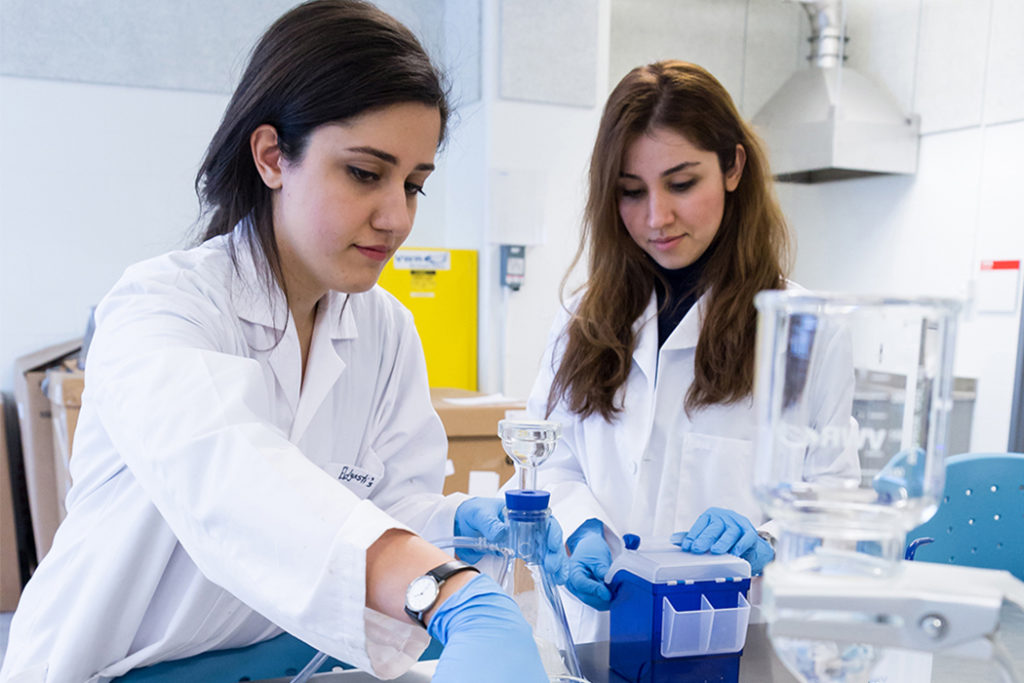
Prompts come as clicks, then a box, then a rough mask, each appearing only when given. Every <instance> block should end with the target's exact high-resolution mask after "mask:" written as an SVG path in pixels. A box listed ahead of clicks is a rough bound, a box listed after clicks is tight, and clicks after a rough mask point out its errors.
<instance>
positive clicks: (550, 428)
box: [498, 419, 562, 491]
mask: <svg viewBox="0 0 1024 683" xmlns="http://www.w3.org/2000/svg"><path fill="white" fill-rule="evenodd" d="M561 434H562V425H560V424H559V423H557V422H551V421H550V420H512V419H507V420H500V421H499V422H498V436H500V437H501V445H502V447H503V448H504V449H505V453H507V454H508V457H510V458H512V462H513V464H514V465H515V466H516V470H517V471H518V472H519V488H520V489H522V490H524V491H533V490H535V489H536V488H537V467H539V466H540V465H541V464H542V463H543V462H544V461H545V460H547V459H548V457H549V456H550V455H551V454H552V453H553V452H554V450H555V444H557V443H558V437H559V436H561Z"/></svg>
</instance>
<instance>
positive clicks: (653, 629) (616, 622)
mask: <svg viewBox="0 0 1024 683" xmlns="http://www.w3.org/2000/svg"><path fill="white" fill-rule="evenodd" d="M607 578H608V579H610V583H611V587H612V591H613V593H614V596H615V597H614V598H613V600H612V605H611V632H610V642H609V662H608V664H609V666H610V668H611V669H612V670H614V671H615V672H616V673H617V674H619V675H620V676H622V677H623V678H625V679H626V680H628V681H632V682H634V683H662V682H667V681H716V682H717V681H721V682H723V683H727V682H732V683H735V682H736V681H738V680H739V671H740V655H741V654H742V652H743V645H744V643H745V642H746V634H747V623H748V621H749V619H750V605H749V604H748V603H747V591H748V590H749V589H750V565H749V564H748V563H747V562H746V560H743V559H741V558H738V557H735V556H732V555H709V554H703V555H695V554H693V553H687V552H683V551H681V550H680V549H679V548H678V547H676V546H674V545H671V544H668V543H667V542H666V543H664V544H658V545H654V544H646V545H645V544H641V546H640V547H639V548H637V549H635V550H625V551H623V552H622V553H621V554H620V555H619V556H618V557H617V558H615V562H614V563H612V567H611V570H610V571H609V572H608V574H607Z"/></svg>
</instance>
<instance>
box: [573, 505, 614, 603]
mask: <svg viewBox="0 0 1024 683" xmlns="http://www.w3.org/2000/svg"><path fill="white" fill-rule="evenodd" d="M566 545H568V546H569V552H570V555H569V579H568V581H566V584H565V585H566V588H568V589H569V590H570V591H571V592H572V594H573V595H575V596H576V597H577V598H579V599H580V600H582V601H583V602H585V603H586V604H588V605H590V606H591V607H593V608H594V609H596V610H602V611H603V610H607V609H608V608H610V607H611V604H612V592H611V591H610V590H609V589H608V586H607V584H605V582H604V575H605V574H607V573H608V570H609V569H611V566H612V551H611V548H609V547H608V542H607V541H605V540H604V525H603V524H602V523H601V522H600V521H598V520H596V519H588V520H587V521H585V522H583V524H580V526H579V528H578V529H576V531H574V532H573V534H572V536H570V537H569V540H568V541H566Z"/></svg>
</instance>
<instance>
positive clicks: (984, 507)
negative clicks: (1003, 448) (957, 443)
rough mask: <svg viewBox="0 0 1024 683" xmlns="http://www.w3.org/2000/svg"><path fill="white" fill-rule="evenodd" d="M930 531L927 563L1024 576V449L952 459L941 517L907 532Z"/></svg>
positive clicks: (922, 554) (923, 552) (920, 556)
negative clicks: (1021, 451)
mask: <svg viewBox="0 0 1024 683" xmlns="http://www.w3.org/2000/svg"><path fill="white" fill-rule="evenodd" d="M922 536H930V537H932V538H934V539H935V542H934V543H929V544H927V545H922V546H920V547H919V548H918V549H917V554H916V555H915V559H917V560H923V561H925V562H944V563H948V564H958V565H966V566H969V567H982V568H985V569H1006V570H1008V571H1010V572H1011V573H1012V574H1013V575H1014V576H1016V577H1017V578H1018V579H1021V580H1024V454H1020V453H966V454H964V455H956V456H953V457H951V458H949V459H948V460H946V490H945V493H944V495H943V498H942V500H941V502H940V503H939V509H938V510H937V511H936V512H935V516H934V517H932V518H931V519H930V520H929V521H927V522H925V523H924V524H922V525H921V526H919V527H917V528H916V529H914V530H913V531H911V532H910V533H909V534H908V535H907V539H908V541H912V540H914V539H915V538H920V537H922Z"/></svg>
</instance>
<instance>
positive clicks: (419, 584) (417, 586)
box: [405, 576, 438, 612]
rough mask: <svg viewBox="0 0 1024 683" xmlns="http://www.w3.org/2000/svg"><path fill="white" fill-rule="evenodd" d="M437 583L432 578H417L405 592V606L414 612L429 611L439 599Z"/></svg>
mask: <svg viewBox="0 0 1024 683" xmlns="http://www.w3.org/2000/svg"><path fill="white" fill-rule="evenodd" d="M437 593H438V586H437V581H436V580H434V577H432V576H420V577H417V578H416V579H415V580H414V581H413V582H412V583H410V584H409V588H408V589H406V591H405V606H406V607H408V608H409V609H411V610H412V611H413V612H422V611H423V610H425V609H429V608H430V606H431V605H433V604H434V600H436V599H437Z"/></svg>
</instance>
